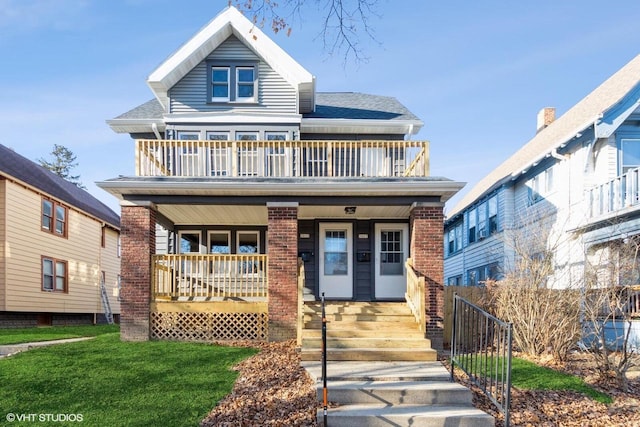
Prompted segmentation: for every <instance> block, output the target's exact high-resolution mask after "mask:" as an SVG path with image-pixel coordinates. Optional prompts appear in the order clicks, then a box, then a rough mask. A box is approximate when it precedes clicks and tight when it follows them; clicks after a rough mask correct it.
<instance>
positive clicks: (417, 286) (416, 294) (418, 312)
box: [405, 258, 426, 332]
mask: <svg viewBox="0 0 640 427" xmlns="http://www.w3.org/2000/svg"><path fill="white" fill-rule="evenodd" d="M405 265H406V267H407V293H406V294H405V299H406V300H407V305H408V306H409V308H410V309H411V312H412V313H413V315H414V316H415V318H416V322H417V323H418V324H419V326H420V331H421V332H426V312H425V300H424V299H425V281H424V277H418V275H417V274H416V271H415V270H414V269H413V262H412V261H411V258H409V259H407V261H406V263H405Z"/></svg>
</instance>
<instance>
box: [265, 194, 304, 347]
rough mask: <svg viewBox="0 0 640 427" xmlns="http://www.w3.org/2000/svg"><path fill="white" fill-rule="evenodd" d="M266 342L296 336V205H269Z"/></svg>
mask: <svg viewBox="0 0 640 427" xmlns="http://www.w3.org/2000/svg"><path fill="white" fill-rule="evenodd" d="M267 210H268V217H269V222H268V230H267V247H268V248H269V341H285V340H289V339H294V338H296V331H297V323H296V318H297V314H298V313H297V308H298V283H297V281H298V208H297V206H295V207H291V206H269V205H267Z"/></svg>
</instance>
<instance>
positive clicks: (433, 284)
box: [410, 203, 444, 351]
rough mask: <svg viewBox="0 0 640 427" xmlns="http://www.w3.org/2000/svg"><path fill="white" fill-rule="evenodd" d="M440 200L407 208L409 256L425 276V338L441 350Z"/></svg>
mask: <svg viewBox="0 0 640 427" xmlns="http://www.w3.org/2000/svg"><path fill="white" fill-rule="evenodd" d="M443 207H444V206H443V204H442V203H415V204H414V205H413V206H412V208H411V215H410V221H411V258H412V259H413V266H414V268H415V270H416V272H417V273H418V275H420V276H424V278H425V308H426V311H427V313H426V323H427V324H426V330H427V338H429V339H430V340H431V346H432V348H434V349H435V350H438V351H442V350H443V348H442V346H443V338H444V288H443V285H444V246H443V245H444V243H443V235H444V213H443Z"/></svg>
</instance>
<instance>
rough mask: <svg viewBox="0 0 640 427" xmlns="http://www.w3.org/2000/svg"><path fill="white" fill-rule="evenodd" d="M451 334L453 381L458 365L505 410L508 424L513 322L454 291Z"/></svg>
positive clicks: (500, 408) (505, 422)
mask: <svg viewBox="0 0 640 427" xmlns="http://www.w3.org/2000/svg"><path fill="white" fill-rule="evenodd" d="M451 335H452V336H451V381H453V369H454V367H455V366H458V367H459V368H461V369H462V370H463V371H464V372H465V373H466V374H467V375H468V376H469V380H470V381H471V382H472V383H474V384H475V385H477V386H478V387H479V388H480V389H481V390H482V391H483V392H484V394H485V395H486V396H487V397H488V398H489V399H490V400H491V401H492V402H493V403H494V404H495V405H496V406H497V407H498V409H499V410H500V411H501V412H502V413H504V425H505V426H507V427H508V426H509V418H510V416H509V406H510V402H511V345H512V325H511V324H510V323H506V322H503V321H502V320H500V319H498V318H496V317H494V316H492V315H491V314H489V313H487V312H486V311H484V310H482V309H481V308H480V307H478V306H476V305H474V304H472V303H470V302H469V301H467V300H465V299H464V298H461V297H460V296H458V295H456V294H454V295H453V331H452V334H451Z"/></svg>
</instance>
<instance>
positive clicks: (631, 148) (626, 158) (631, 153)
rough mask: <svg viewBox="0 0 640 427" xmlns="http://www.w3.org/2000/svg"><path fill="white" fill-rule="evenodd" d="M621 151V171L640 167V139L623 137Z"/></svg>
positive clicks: (624, 171)
mask: <svg viewBox="0 0 640 427" xmlns="http://www.w3.org/2000/svg"><path fill="white" fill-rule="evenodd" d="M620 151H621V153H620V157H621V158H620V165H621V166H620V171H621V173H623V174H625V173H627V172H628V171H629V170H631V169H635V168H638V167H640V139H622V140H621V141H620Z"/></svg>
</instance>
